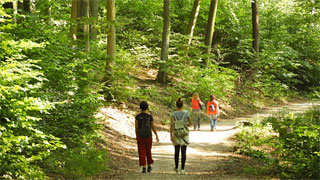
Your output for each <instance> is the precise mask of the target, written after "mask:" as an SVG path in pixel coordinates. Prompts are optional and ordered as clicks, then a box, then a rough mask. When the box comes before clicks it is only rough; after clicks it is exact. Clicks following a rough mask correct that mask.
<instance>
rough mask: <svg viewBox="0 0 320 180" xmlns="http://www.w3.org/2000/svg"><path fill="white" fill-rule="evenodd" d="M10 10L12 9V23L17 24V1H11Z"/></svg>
mask: <svg viewBox="0 0 320 180" xmlns="http://www.w3.org/2000/svg"><path fill="white" fill-rule="evenodd" d="M12 9H13V22H14V23H17V14H18V0H13V1H12Z"/></svg>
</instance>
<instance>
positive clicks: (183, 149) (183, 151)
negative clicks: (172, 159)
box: [181, 146, 187, 170]
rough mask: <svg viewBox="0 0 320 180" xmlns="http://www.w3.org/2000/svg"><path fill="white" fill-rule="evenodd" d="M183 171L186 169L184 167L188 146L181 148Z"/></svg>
mask: <svg viewBox="0 0 320 180" xmlns="http://www.w3.org/2000/svg"><path fill="white" fill-rule="evenodd" d="M181 156H182V157H181V169H182V170H183V169H184V165H185V163H186V159H187V146H181Z"/></svg>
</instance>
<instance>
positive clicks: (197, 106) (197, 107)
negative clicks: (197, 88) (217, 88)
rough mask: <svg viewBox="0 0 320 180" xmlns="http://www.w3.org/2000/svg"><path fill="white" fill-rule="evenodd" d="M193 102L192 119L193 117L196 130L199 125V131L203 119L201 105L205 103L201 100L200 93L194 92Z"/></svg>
mask: <svg viewBox="0 0 320 180" xmlns="http://www.w3.org/2000/svg"><path fill="white" fill-rule="evenodd" d="M191 103H192V119H193V126H194V130H196V128H197V126H198V131H199V130H200V120H201V106H202V105H203V102H202V101H201V100H200V98H199V94H198V93H193V95H192V99H191Z"/></svg>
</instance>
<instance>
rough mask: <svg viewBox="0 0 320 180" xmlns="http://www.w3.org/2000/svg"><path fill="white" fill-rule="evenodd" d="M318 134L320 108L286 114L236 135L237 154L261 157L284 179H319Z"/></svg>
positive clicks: (269, 119)
mask: <svg viewBox="0 0 320 180" xmlns="http://www.w3.org/2000/svg"><path fill="white" fill-rule="evenodd" d="M266 130H267V131H266ZM274 132H276V133H277V134H278V135H277V136H276V135H275V134H274ZM319 134H320V106H314V107H313V108H312V109H310V110H309V111H308V112H306V113H304V114H293V113H290V112H289V111H287V110H285V111H282V112H280V113H278V114H276V115H274V116H272V117H269V118H267V119H265V120H263V121H262V122H261V123H257V125H254V126H252V127H246V128H243V129H242V130H241V131H240V132H239V133H238V134H237V138H238V146H239V147H240V149H239V151H238V152H240V153H243V154H246V155H250V156H253V157H258V158H259V159H261V160H262V161H263V162H264V163H266V164H268V165H271V166H270V169H268V170H269V171H272V172H275V173H278V175H279V176H280V177H282V178H294V179H301V178H302V179H316V178H318V177H319V176H320V172H319V168H320V167H319V166H320V146H319V144H320V139H319ZM258 147H259V148H258ZM265 170H266V169H265Z"/></svg>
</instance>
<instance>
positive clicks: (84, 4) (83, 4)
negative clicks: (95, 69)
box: [79, 0, 90, 52]
mask: <svg viewBox="0 0 320 180" xmlns="http://www.w3.org/2000/svg"><path fill="white" fill-rule="evenodd" d="M79 2H80V9H79V13H80V14H79V17H80V18H82V23H81V24H82V28H83V36H81V37H82V38H83V41H84V50H85V51H86V52H89V50H90V43H89V42H90V39H89V35H90V34H89V30H90V28H89V23H88V20H87V19H88V18H89V16H90V8H89V6H90V2H89V0H81V1H79Z"/></svg>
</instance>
